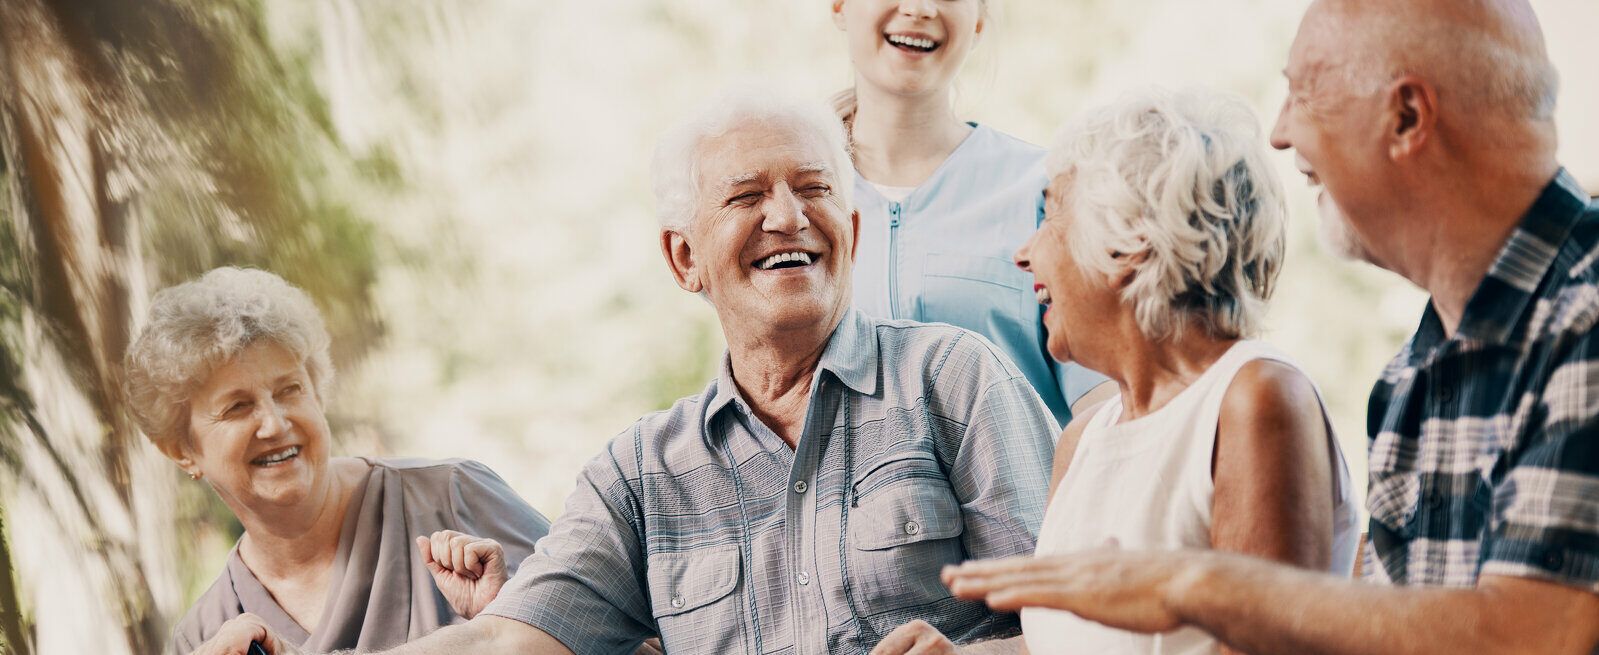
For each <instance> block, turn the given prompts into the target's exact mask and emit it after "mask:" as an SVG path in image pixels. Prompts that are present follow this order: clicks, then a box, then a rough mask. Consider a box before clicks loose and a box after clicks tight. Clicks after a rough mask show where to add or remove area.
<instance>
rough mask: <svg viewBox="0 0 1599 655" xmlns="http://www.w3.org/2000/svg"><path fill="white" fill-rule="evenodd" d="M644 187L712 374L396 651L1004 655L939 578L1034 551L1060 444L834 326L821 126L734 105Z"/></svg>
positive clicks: (916, 354)
mask: <svg viewBox="0 0 1599 655" xmlns="http://www.w3.org/2000/svg"><path fill="white" fill-rule="evenodd" d="M655 172H656V180H655V187H656V195H657V201H658V204H659V211H660V215H661V248H662V252H663V253H664V254H665V256H666V260H667V263H668V264H669V267H670V269H671V272H672V275H673V276H674V278H675V279H676V281H677V283H678V285H679V286H681V287H682V288H683V289H685V290H688V291H690V292H694V293H699V294H701V295H702V296H703V297H704V298H705V299H706V300H708V301H709V302H710V303H711V305H712V306H713V307H714V308H715V310H716V312H717V316H718V318H719V320H720V322H721V325H722V330H723V333H724V334H725V335H726V338H727V345H728V350H727V354H726V355H725V356H724V357H723V359H722V364H721V370H720V373H719V374H718V375H717V377H716V378H715V379H714V380H711V382H710V383H709V384H708V385H707V386H706V387H705V391H704V392H703V393H701V394H699V395H697V396H693V397H690V398H684V399H682V400H680V401H678V402H677V403H676V404H674V405H673V406H672V407H671V408H670V409H668V410H666V411H662V412H656V413H654V414H650V415H648V416H645V417H644V418H643V419H640V420H639V421H638V422H637V423H636V424H634V425H633V427H631V428H629V429H628V430H627V431H625V432H623V433H622V434H621V435H618V436H617V437H616V438H615V439H613V440H612V441H611V442H610V444H609V445H608V446H607V447H606V448H605V450H604V451H603V452H601V453H600V455H599V456H598V457H595V458H594V459H593V460H592V461H590V462H589V463H588V465H587V466H585V467H584V469H583V471H582V474H581V475H579V477H578V484H577V490H576V491H575V492H574V493H573V494H572V496H571V497H570V498H569V499H568V501H567V506H566V512H565V513H564V514H562V515H561V517H560V518H559V519H558V520H557V521H556V522H555V524H554V525H553V526H552V527H551V530H550V534H549V536H548V537H546V538H544V539H542V540H540V541H539V543H538V546H537V551H536V552H535V554H534V555H532V556H530V557H529V558H528V559H527V560H525V561H524V562H523V563H522V566H521V567H520V569H519V570H518V571H517V575H516V577H515V578H514V579H512V580H511V581H510V582H509V583H508V584H507V585H506V586H505V587H504V588H503V589H501V590H500V593H499V596H498V597H497V598H496V599H495V600H494V602H493V603H492V604H490V605H489V606H488V608H487V609H486V610H484V612H483V613H482V614H480V615H479V616H478V617H477V618H475V619H474V620H472V621H471V622H469V623H467V624H464V625H460V626H455V627H450V628H445V629H441V630H439V631H437V632H435V633H433V634H432V635H429V636H427V637H424V638H423V639H420V640H418V641H416V642H413V643H411V644H408V645H407V646H405V647H402V648H401V649H399V650H398V651H395V652H397V653H456V652H518V653H526V652H535V653H584V654H590V653H593V654H599V653H628V652H630V651H633V650H634V648H635V647H638V646H639V644H640V642H642V641H643V640H645V639H646V638H650V637H656V636H659V637H660V640H661V643H662V645H664V647H665V649H666V651H667V652H670V653H673V655H679V654H688V653H749V654H750V655H760V654H768V653H769V654H783V655H822V654H824V653H866V652H868V651H870V652H871V653H873V654H874V655H898V654H900V653H948V652H954V651H955V650H956V646H955V644H957V643H959V644H963V645H965V646H963V647H962V649H963V650H976V651H985V652H1015V651H1016V650H1017V648H1018V647H1019V645H1020V644H1019V641H1018V640H1016V639H1007V638H1012V637H1015V635H1017V634H1018V631H1019V626H1018V622H1017V619H1016V617H1015V615H1014V614H1009V613H996V612H994V611H992V610H990V609H989V608H988V607H986V606H985V605H983V604H982V603H977V602H971V601H962V600H958V599H955V598H953V597H952V596H951V595H950V594H949V591H948V590H947V589H946V588H945V587H944V586H943V584H942V583H941V582H940V580H939V577H938V574H939V570H940V568H941V567H943V566H945V565H947V564H953V563H956V562H959V561H961V560H964V559H968V558H974V557H976V558H982V557H998V556H1006V555H1019V554H1027V553H1030V552H1032V550H1033V546H1034V542H1035V539H1036V535H1037V530H1038V525H1039V522H1040V520H1041V519H1042V516H1043V510H1044V502H1045V495H1046V492H1047V489H1048V486H1049V466H1050V462H1051V460H1052V450H1053V440H1054V437H1055V434H1056V432H1058V427H1057V426H1056V425H1055V422H1054V419H1053V418H1052V416H1051V414H1050V412H1049V410H1048V409H1047V408H1046V407H1045V405H1044V403H1043V401H1042V400H1040V399H1039V397H1038V395H1037V393H1036V392H1034V391H1033V388H1032V387H1031V386H1030V385H1029V384H1028V381H1027V379H1026V378H1025V377H1024V376H1022V374H1021V373H1020V372H1019V371H1018V369H1017V368H1016V366H1015V365H1013V364H1012V363H1011V362H1010V361H1008V360H1007V359H1006V358H1005V357H1004V356H1003V355H1002V354H1001V353H1000V352H999V351H998V350H997V349H996V348H995V347H994V346H993V345H992V344H990V343H989V342H988V341H986V340H984V339H983V338H982V337H980V336H978V335H976V334H974V333H971V332H966V331H964V330H961V329H959V328H955V327H951V326H948V325H926V324H920V323H913V322H909V321H881V320H877V319H873V318H870V317H868V316H866V315H864V314H861V313H859V312H857V311H854V310H852V309H850V280H851V269H852V266H853V260H854V249H855V243H856V235H857V233H858V229H857V228H858V225H859V215H858V214H856V213H854V212H853V211H852V210H851V205H850V193H851V191H852V190H853V188H854V176H853V174H852V168H851V163H850V159H849V155H848V151H847V149H846V140H845V135H844V132H843V129H842V126H841V125H840V123H839V121H838V119H837V118H836V117H835V116H834V115H833V114H832V113H831V112H830V111H829V110H828V109H827V108H826V107H824V106H822V105H821V104H819V103H816V104H806V103H796V102H791V101H788V100H784V99H781V98H779V97H776V96H773V95H772V94H770V93H765V92H763V91H761V90H759V89H739V90H735V91H733V92H730V93H729V94H727V95H725V96H723V97H722V98H719V99H717V100H716V101H715V102H713V103H712V104H711V105H710V106H709V107H708V108H707V109H706V110H705V111H703V112H701V113H700V114H698V115H697V116H695V117H694V118H692V119H691V120H689V121H688V122H686V123H684V124H682V125H680V126H679V127H678V128H676V129H675V130H673V131H672V132H670V133H669V134H668V135H667V136H666V137H665V138H664V139H663V140H662V142H661V145H660V148H659V150H658V152H657V155H656V162H655ZM225 631H226V632H227V634H228V635H230V637H223V636H220V635H219V637H218V638H217V639H215V640H213V644H216V645H217V646H218V648H219V650H218V651H217V652H229V651H227V650H225V648H227V647H238V646H241V645H248V643H249V641H250V640H252V639H254V640H257V641H261V642H263V643H264V644H265V645H266V646H267V647H268V649H269V650H271V651H273V652H276V653H284V652H292V647H290V646H289V645H288V644H283V643H280V642H279V641H278V640H277V639H276V638H275V635H273V634H271V633H270V632H269V631H267V630H266V629H265V628H264V627H261V626H259V625H257V624H256V623H252V622H250V621H249V619H248V618H244V619H241V620H236V624H235V625H230V626H229V627H228V628H225ZM979 642H981V643H979ZM229 644H231V646H230V645H229ZM234 652H242V651H234Z"/></svg>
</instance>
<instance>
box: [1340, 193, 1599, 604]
mask: <svg viewBox="0 0 1599 655" xmlns="http://www.w3.org/2000/svg"><path fill="white" fill-rule="evenodd" d="M1596 258H1599V206H1596V205H1594V204H1593V203H1592V202H1591V201H1590V200H1589V198H1588V195H1587V194H1586V193H1584V192H1583V191H1582V189H1581V188H1579V187H1578V186H1577V184H1576V182H1575V181H1574V180H1573V179H1572V178H1571V176H1570V174H1568V173H1566V172H1565V171H1564V170H1561V171H1560V173H1559V174H1557V175H1556V177H1555V178H1554V180H1553V181H1551V182H1550V183H1549V185H1548V186H1547V187H1546V188H1545V189H1544V190H1543V193H1542V194H1541V195H1540V196H1539V198H1538V200H1537V202H1536V203H1534V204H1533V206H1532V209H1531V210H1529V211H1528V212H1527V215H1526V216H1525V217H1523V218H1522V220H1521V223H1520V224H1519V225H1518V226H1517V227H1516V229H1515V231H1514V232H1512V234H1511V235H1510V238H1509V240H1508V241H1507V242H1506V243H1505V246H1504V248H1503V249H1502V250H1501V251H1500V253H1499V256H1498V258H1497V259H1496V260H1495V261H1494V263H1493V265H1492V267H1490V268H1489V270H1488V275H1487V276H1486V277H1485V278H1484V280H1483V282H1482V284H1481V285H1480V286H1479V287H1478V288H1477V290H1476V291H1475V292H1474V293H1473V295H1472V297H1471V299H1470V301H1468V302H1467V304H1466V309H1465V313H1464V315H1463V317H1462V319H1461V322H1460V328H1459V329H1458V330H1457V331H1456V333H1455V334H1454V336H1453V337H1448V338H1446V337H1445V336H1444V332H1443V328H1442V326H1441V324H1440V323H1439V321H1438V317H1437V315H1436V314H1435V313H1434V312H1433V310H1432V307H1431V306H1429V307H1428V308H1427V311H1426V313H1425V314H1424V315H1423V316H1422V320H1421V326H1420V327H1419V328H1418V329H1417V331H1416V334H1415V335H1414V336H1413V337H1411V340H1410V342H1409V343H1407V344H1406V345H1405V347H1404V348H1403V349H1402V350H1401V351H1400V352H1399V355H1398V356H1397V357H1395V358H1394V360H1393V361H1392V362H1391V363H1390V364H1389V365H1388V368H1387V370H1385V371H1384V372H1383V375H1382V379H1381V380H1379V381H1378V383H1377V385H1376V388H1374V389H1373V390H1372V394H1371V406H1370V409H1369V419H1368V420H1369V421H1370V424H1369V426H1368V430H1369V434H1370V435H1371V457H1370V463H1371V486H1370V489H1369V491H1368V493H1367V506H1368V508H1369V509H1370V510H1371V538H1370V542H1369V543H1370V548H1368V550H1367V553H1366V556H1367V561H1366V567H1365V570H1366V573H1367V576H1368V577H1370V578H1372V579H1375V580H1378V581H1388V582H1393V583H1398V584H1418V585H1442V586H1449V587H1469V586H1473V585H1475V584H1476V582H1477V577H1478V576H1479V575H1502V576H1515V577H1521V578H1536V579H1539V580H1546V581H1551V582H1556V583H1560V584H1564V585H1569V586H1572V587H1576V588H1579V589H1585V590H1588V591H1593V592H1599V336H1595V335H1594V333H1593V327H1594V323H1595V321H1596V320H1599V266H1596V263H1595V260H1596Z"/></svg>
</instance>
